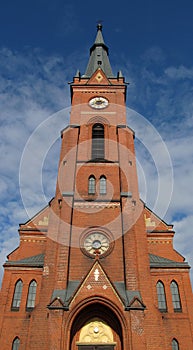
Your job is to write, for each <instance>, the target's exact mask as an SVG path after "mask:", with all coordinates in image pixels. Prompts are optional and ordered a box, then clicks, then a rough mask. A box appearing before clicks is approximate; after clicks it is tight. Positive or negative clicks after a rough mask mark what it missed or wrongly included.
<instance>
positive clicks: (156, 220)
mask: <svg viewBox="0 0 193 350" xmlns="http://www.w3.org/2000/svg"><path fill="white" fill-rule="evenodd" d="M144 219H145V225H146V228H147V230H148V231H154V230H155V231H166V232H167V231H170V232H172V230H173V225H168V224H167V223H166V222H165V221H164V220H162V219H161V218H160V217H159V216H158V215H157V214H155V213H154V212H153V211H152V210H151V209H149V208H148V207H146V206H145V207H144Z"/></svg>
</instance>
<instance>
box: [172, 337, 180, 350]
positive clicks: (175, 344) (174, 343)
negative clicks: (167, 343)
mask: <svg viewBox="0 0 193 350" xmlns="http://www.w3.org/2000/svg"><path fill="white" fill-rule="evenodd" d="M172 350H180V347H179V343H178V341H177V340H176V339H173V340H172Z"/></svg>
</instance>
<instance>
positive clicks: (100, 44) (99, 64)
mask: <svg viewBox="0 0 193 350" xmlns="http://www.w3.org/2000/svg"><path fill="white" fill-rule="evenodd" d="M108 54H109V53H108V47H107V46H106V45H105V42H104V39H103V35H102V24H100V23H99V24H98V25H97V35H96V39H95V42H94V44H93V46H92V47H91V48H90V58H89V62H88V66H87V68H86V72H85V75H84V77H88V78H90V77H91V75H92V74H93V73H94V72H95V71H96V70H97V69H98V68H101V69H102V70H103V72H104V73H105V74H106V76H107V78H114V76H113V73H112V69H111V65H110V62H109V58H108Z"/></svg>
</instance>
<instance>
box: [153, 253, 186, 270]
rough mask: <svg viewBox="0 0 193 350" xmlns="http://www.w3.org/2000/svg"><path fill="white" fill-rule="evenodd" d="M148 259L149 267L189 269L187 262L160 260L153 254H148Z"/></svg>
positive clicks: (159, 257) (160, 258)
mask: <svg viewBox="0 0 193 350" xmlns="http://www.w3.org/2000/svg"><path fill="white" fill-rule="evenodd" d="M149 259H150V267H158V268H162V267H172V268H176V267H177V268H179V267H182V268H189V265H188V263H187V262H179V261H174V260H170V259H166V258H162V257H161V256H157V255H154V254H149Z"/></svg>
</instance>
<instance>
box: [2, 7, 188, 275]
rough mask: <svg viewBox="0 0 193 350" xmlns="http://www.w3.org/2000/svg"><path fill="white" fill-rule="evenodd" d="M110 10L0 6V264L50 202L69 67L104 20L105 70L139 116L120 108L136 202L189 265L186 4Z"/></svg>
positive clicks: (84, 57) (84, 53) (79, 64)
mask: <svg viewBox="0 0 193 350" xmlns="http://www.w3.org/2000/svg"><path fill="white" fill-rule="evenodd" d="M118 4H119V6H118V5H117V2H111V1H103V2H101V3H99V2H96V3H94V2H90V1H73V2H70V1H69V2H68V1H59V0H56V1H55V2H51V1H49V0H48V1H43V0H42V1H41V0H39V1H35V0H34V1H33V2H26V1H25V2H24V1H17V2H14V1H9V0H8V1H6V2H4V4H1V11H0V105H1V109H0V123H1V128H0V154H1V158H2V161H1V164H0V173H1V178H0V216H1V218H0V230H1V234H0V264H1V265H2V264H3V262H4V261H5V259H6V255H7V254H8V253H9V252H10V251H11V250H13V249H14V248H15V247H16V246H17V244H18V234H17V229H18V224H19V223H21V222H24V221H26V220H27V218H28V217H27V214H26V211H25V209H27V212H28V213H29V214H30V215H33V214H34V213H35V212H37V211H39V210H40V209H41V208H42V207H44V206H45V205H46V204H47V202H48V201H49V199H50V198H52V197H53V195H54V190H55V182H56V173H57V164H58V157H59V149H60V138H59V135H60V130H61V129H62V128H63V127H64V126H65V125H66V124H67V123H68V117H69V106H70V95H69V85H68V82H69V81H72V77H73V76H74V75H75V73H76V70H77V69H80V71H81V73H82V74H83V73H84V71H85V69H86V65H87V62H88V56H89V48H90V46H91V45H92V44H93V41H94V39H95V35H96V23H97V21H98V20H102V21H103V22H102V23H103V34H104V39H105V42H106V44H107V45H108V47H109V50H110V61H111V65H112V68H113V71H114V73H115V74H116V73H117V71H118V70H120V69H121V70H122V72H123V75H124V76H125V77H126V81H128V82H130V85H129V86H128V93H127V106H128V108H130V109H132V110H134V111H136V112H137V113H138V115H140V116H143V123H142V122H141V121H142V118H141V117H140V118H137V117H136V118H135V117H133V119H132V117H131V118H130V117H129V114H130V109H128V124H129V125H130V126H132V127H133V128H134V129H135V131H136V149H137V159H138V171H139V183H140V192H141V197H142V199H143V200H144V201H145V202H146V204H147V205H148V206H149V207H150V208H154V207H156V210H157V213H158V214H159V215H161V216H162V214H164V215H163V216H164V217H163V218H164V220H165V221H167V222H168V223H173V224H174V229H175V230H176V235H175V239H174V247H175V249H177V250H179V251H180V253H182V254H183V255H184V256H185V257H186V258H187V260H188V262H189V263H190V264H191V265H192V266H193V254H192V253H193V234H192V232H191V228H192V227H193V186H192V180H193V179H192V177H193V176H192V174H193V147H192V141H193V64H192V57H193V45H192V38H193V24H192V13H193V2H192V1H191V0H186V1H180V0H177V1H175V2H174V1H171V0H170V1H166V0H162V1H159V0H158V1H152V0H150V1H142V0H136V1H122V0H120V1H119V3H118ZM61 110H62V112H61ZM131 114H132V113H131ZM50 116H51V117H50ZM146 120H147V121H148V122H149V123H150V124H147V123H146V122H145V121H146ZM53 121H54V122H53ZM150 126H151V130H150ZM154 128H155V129H154ZM147 130H148V132H146V131H147ZM157 134H158V135H159V136H160V138H159V140H158V141H156V140H157V139H156V135H157ZM149 135H151V136H152V137H149ZM32 136H33V137H32ZM145 136H146V138H145ZM30 137H31V138H30ZM37 138H38V142H39V144H38V150H37V149H33V152H32V153H31V154H30V155H29V153H28V148H27V147H26V143H27V142H28V145H29V140H30V142H32V143H31V146H32V147H33V140H34V139H35V140H36V141H37ZM163 145H164V147H165V146H166V147H167V150H168V156H166V155H165V153H164V152H165V148H164V147H163ZM45 146H46V147H47V149H46V147H45ZM48 149H49V151H48ZM26 150H27V151H26ZM22 154H23V158H22ZM26 155H28V156H30V160H31V164H32V168H29V166H28V163H27V162H26V158H27V157H26ZM42 159H43V165H42ZM170 159H171V164H172V165H171V164H170ZM24 169H26V172H25V176H23V172H24ZM34 169H37V170H38V171H35V170H34ZM171 170H172V172H171ZM37 173H38V174H39V175H38V176H37ZM168 174H169V175H168ZM171 174H172V175H171ZM168 176H170V177H168ZM171 176H172V180H171ZM19 179H20V183H19ZM158 180H159V181H160V182H159V181H158ZM160 183H161V190H159V188H158V187H159V184H160ZM144 184H145V186H144ZM172 187H173V192H172V195H171V198H170V194H171V189H172ZM158 192H159V195H158ZM21 195H22V196H23V201H24V204H23V202H22V199H21ZM157 197H159V201H158V205H157V204H156V205H155V202H156V199H157ZM26 202H28V208H26ZM0 276H2V270H1V274H0Z"/></svg>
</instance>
